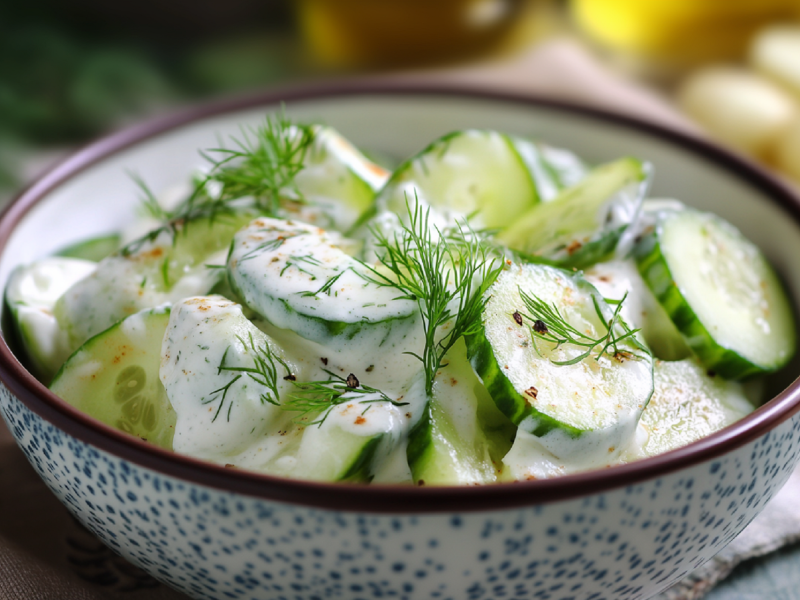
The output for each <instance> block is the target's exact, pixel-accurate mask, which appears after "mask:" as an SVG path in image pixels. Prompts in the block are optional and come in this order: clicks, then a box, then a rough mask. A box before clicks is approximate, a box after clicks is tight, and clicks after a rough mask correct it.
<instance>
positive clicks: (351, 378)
mask: <svg viewBox="0 0 800 600" xmlns="http://www.w3.org/2000/svg"><path fill="white" fill-rule="evenodd" d="M346 383H347V387H349V388H350V389H355V388H357V387H358V386H359V385H360V383H359V382H358V377H356V376H355V375H353V374H352V373H350V375H348V376H347V380H346Z"/></svg>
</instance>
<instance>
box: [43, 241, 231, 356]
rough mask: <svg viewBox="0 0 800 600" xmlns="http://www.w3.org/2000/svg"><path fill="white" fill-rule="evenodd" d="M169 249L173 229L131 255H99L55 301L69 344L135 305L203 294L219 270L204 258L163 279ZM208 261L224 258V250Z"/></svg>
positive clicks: (77, 342) (103, 327)
mask: <svg viewBox="0 0 800 600" xmlns="http://www.w3.org/2000/svg"><path fill="white" fill-rule="evenodd" d="M172 250H173V235H172V233H171V232H169V231H168V230H164V231H161V232H160V233H159V235H158V236H156V238H155V239H153V240H152V241H147V242H145V243H143V244H142V245H141V247H140V248H138V249H137V250H136V251H134V252H131V253H130V254H114V255H111V256H109V257H107V258H105V259H103V260H102V261H100V262H99V263H98V264H97V268H96V269H95V270H94V271H93V272H91V273H90V274H89V275H88V276H87V277H84V278H83V279H81V280H80V281H78V282H76V283H75V284H74V285H72V286H71V287H70V288H69V289H68V290H66V292H64V294H63V295H62V296H61V297H60V298H59V299H58V302H57V303H56V306H55V315H56V318H57V319H58V322H59V324H60V327H61V328H62V329H63V330H65V331H66V332H67V335H68V336H69V340H70V345H71V348H72V349H75V348H77V347H78V346H80V345H81V344H82V343H83V342H84V341H86V340H87V339H88V338H90V337H91V336H93V335H95V334H97V333H100V332H101V331H104V330H106V329H108V328H109V327H111V326H112V325H113V324H114V323H116V322H117V321H119V320H121V319H123V318H125V317H128V316H130V315H132V314H134V313H136V312H139V311H140V310H144V309H146V308H150V307H153V306H159V305H161V304H164V303H165V302H175V301H178V300H180V299H182V298H185V297H186V296H187V295H195V294H202V293H205V292H207V291H208V290H209V289H211V288H212V287H213V286H214V284H215V283H216V282H217V281H218V280H219V276H220V274H219V272H218V271H217V270H215V269H209V268H208V267H206V266H205V264H204V263H203V264H198V265H186V266H185V267H184V268H183V273H182V277H181V278H179V279H178V280H177V281H175V282H171V281H165V276H164V272H165V267H169V266H171V264H170V263H169V261H170V258H171V253H172ZM211 260H219V261H222V260H224V253H220V254H219V255H218V256H217V257H216V259H215V258H214V257H212V258H211ZM165 261H168V262H167V264H166V265H165ZM170 284H175V285H170Z"/></svg>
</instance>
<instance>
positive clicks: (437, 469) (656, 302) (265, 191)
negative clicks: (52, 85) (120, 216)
mask: <svg viewBox="0 0 800 600" xmlns="http://www.w3.org/2000/svg"><path fill="white" fill-rule="evenodd" d="M202 156H203V159H204V163H203V166H202V167H201V168H199V169H198V171H197V173H196V174H195V175H194V176H193V177H192V179H191V181H189V182H188V183H187V184H186V185H185V189H184V190H183V191H182V192H181V193H175V192H174V190H173V191H172V192H170V193H167V192H164V193H162V192H161V191H158V192H154V191H151V190H150V189H149V188H148V187H147V185H146V182H143V181H139V180H137V183H138V184H139V186H140V188H141V192H142V198H143V201H142V211H141V215H140V217H139V218H138V221H137V222H136V224H135V226H133V227H132V228H131V230H130V231H123V232H119V233H110V234H109V235H107V236H103V237H98V238H94V239H91V240H86V241H82V242H80V243H77V244H75V245H73V246H70V247H69V248H65V249H64V250H63V251H62V252H60V253H59V254H58V255H56V256H52V257H47V258H43V259H41V260H38V261H36V262H34V263H32V264H27V265H21V266H19V267H18V268H17V269H16V270H15V271H14V273H13V274H12V276H11V278H10V280H9V282H8V285H7V287H6V290H5V311H6V317H7V322H8V325H7V327H6V329H7V331H8V335H9V337H10V338H11V339H12V341H14V343H15V344H16V348H17V349H18V354H19V356H20V357H21V358H22V360H23V361H24V362H25V364H26V365H27V366H28V368H29V369H30V370H31V371H32V372H33V373H34V374H35V375H36V376H37V377H38V378H39V379H40V380H41V381H42V382H43V383H45V384H46V385H48V386H49V387H50V389H51V390H52V391H53V392H54V393H55V394H57V395H58V396H60V397H61V398H63V399H64V400H65V401H67V402H68V403H70V404H72V405H74V406H76V407H77V408H79V409H81V410H83V411H85V412H86V413H88V414H89V415H91V416H93V417H94V418H96V419H98V420H100V421H101V422H103V423H105V424H107V425H110V426H113V427H115V428H117V429H120V430H122V431H124V432H126V433H128V434H130V435H133V436H136V437H138V438H141V439H143V440H146V441H147V442H149V443H151V444H155V445H157V446H160V447H162V448H166V449H169V450H173V451H175V452H177V453H181V454H184V455H189V456H192V457H196V458H200V459H205V460H208V461H212V462H214V463H217V464H220V465H225V466H228V467H231V468H240V469H248V470H255V471H260V472H263V473H266V474H270V475H277V476H284V477H294V478H303V479H313V480H319V481H353V482H374V483H413V484H416V485H459V484H462V485H467V484H472V485H474V484H485V483H491V482H503V481H517V480H530V479H539V478H545V477H553V476H558V475H563V474H568V473H574V472H578V471H583V470H587V469H595V468H602V467H607V466H610V465H615V464H621V463H626V462H630V461H633V460H637V459H640V458H644V457H647V456H652V455H654V454H657V453H661V452H665V451H668V450H671V449H674V448H677V447H680V446H683V445H685V444H688V443H691V442H693V441H695V440H697V439H699V438H701V437H703V436H705V435H708V434H710V433H713V432H714V431H717V430H719V429H721V428H723V427H725V426H727V425H729V424H731V423H733V422H734V421H736V420H737V419H740V418H742V417H743V416H745V415H746V414H748V413H749V412H751V411H752V410H753V409H754V408H755V406H757V405H758V403H759V402H760V401H761V400H762V398H760V397H759V393H758V391H759V389H760V386H759V385H758V382H759V378H760V377H761V376H764V375H766V374H769V373H772V372H775V371H777V370H778V369H780V368H781V367H783V366H784V365H785V364H786V363H787V362H788V361H789V360H790V358H791V357H792V355H793V353H794V351H795V325H794V316H793V309H792V306H791V304H790V302H789V301H788V299H787V295H786V293H785V292H784V290H783V288H782V285H781V283H780V281H779V280H778V278H777V277H776V275H775V274H774V272H773V271H772V269H771V267H770V265H769V264H768V262H767V261H766V259H765V258H764V256H763V255H762V253H761V252H760V250H759V249H758V248H757V247H756V246H755V245H754V244H753V243H751V242H750V241H748V240H747V239H746V238H744V237H743V236H742V234H741V233H740V232H739V231H738V230H737V229H736V228H735V227H734V226H732V225H731V224H729V223H728V222H726V221H725V220H723V219H721V218H720V217H718V216H715V215H713V214H710V213H706V212H701V211H699V210H696V209H693V208H691V207H689V206H685V205H684V204H682V203H681V202H679V201H677V200H665V199H654V198H649V197H648V189H649V187H650V183H651V180H652V178H653V176H654V169H653V167H652V165H650V164H649V163H647V162H645V161H642V160H639V159H637V158H632V157H622V158H620V159H618V160H616V161H613V162H610V163H607V164H601V165H589V164H587V163H586V162H585V161H584V160H582V159H581V158H580V157H579V156H577V155H576V154H574V153H572V152H571V151H568V150H565V149H561V148H555V147H552V146H550V145H547V144H545V143H540V142H535V141H531V140H528V139H523V138H520V137H515V136H513V135H508V134H505V133H502V132H497V131H487V130H464V131H458V132H454V133H451V134H449V135H447V136H444V137H442V138H440V139H437V140H435V141H433V142H432V143H431V144H430V145H429V146H428V147H426V148H424V149H422V150H421V151H420V152H419V153H418V154H416V155H414V156H412V157H411V158H409V159H407V160H405V161H404V162H402V163H401V164H400V165H399V166H398V167H397V168H395V169H394V170H388V169H386V168H384V167H382V166H379V165H378V164H376V163H375V162H373V161H372V160H370V159H369V158H367V156H366V155H365V154H364V153H362V152H361V151H360V150H358V149H356V148H355V147H354V146H353V145H352V144H350V143H349V142H348V141H347V140H346V139H344V138H343V137H342V136H341V135H340V134H339V133H338V132H336V131H335V130H333V129H332V128H330V127H327V126H322V125H316V124H313V125H304V124H297V123H292V122H290V121H289V120H288V119H286V118H285V116H282V115H277V116H270V117H269V118H267V119H266V120H265V122H264V124H263V125H262V126H260V127H258V128H254V129H252V130H247V131H246V132H245V133H244V134H243V135H242V137H241V138H240V139H237V140H231V142H230V144H229V147H223V148H219V149H215V150H209V151H205V152H204V153H203V154H202Z"/></svg>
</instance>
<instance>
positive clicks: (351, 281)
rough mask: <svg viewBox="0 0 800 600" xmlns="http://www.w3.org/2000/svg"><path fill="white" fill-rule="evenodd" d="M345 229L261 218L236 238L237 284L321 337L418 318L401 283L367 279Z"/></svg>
mask: <svg viewBox="0 0 800 600" xmlns="http://www.w3.org/2000/svg"><path fill="white" fill-rule="evenodd" d="M338 241H339V237H338V236H337V235H336V234H330V233H327V232H325V231H323V230H322V229H319V228H316V227H312V226H310V225H306V224H304V223H294V222H291V221H281V220H278V219H269V218H261V219H256V220H255V221H253V222H252V223H250V225H248V226H247V227H245V228H244V229H242V230H241V231H240V232H239V233H237V234H236V236H235V237H234V239H233V243H232V245H231V251H230V254H229V256H228V278H229V280H230V283H231V286H232V287H233V289H234V292H236V294H238V296H239V297H240V298H242V300H243V301H244V302H245V303H246V304H247V306H249V307H250V308H251V309H252V310H254V311H255V312H256V313H258V314H259V315H261V316H262V317H264V318H265V319H267V320H268V321H269V322H271V323H273V324H275V325H276V326H280V327H283V328H287V329H291V330H292V331H295V332H296V333H298V334H299V335H301V336H303V337H304V338H306V339H309V340H314V341H317V342H321V343H322V342H327V341H331V340H332V339H333V338H336V339H339V340H352V339H354V338H355V337H356V336H365V337H366V338H370V340H371V343H373V345H374V346H376V347H378V346H380V345H382V344H383V342H385V341H386V340H387V338H388V336H389V335H390V334H392V333H393V332H397V331H398V330H403V331H405V330H408V331H410V329H411V328H412V327H413V326H414V325H415V323H416V315H417V306H416V303H415V302H413V301H411V300H406V299H398V298H397V296H398V292H397V290H396V289H394V288H390V287H382V286H379V285H376V284H374V283H370V282H368V281H366V280H365V279H364V278H363V277H362V276H361V275H360V274H359V273H361V272H362V269H363V268H364V267H363V266H362V265H361V263H359V262H358V261H356V260H355V259H353V258H351V257H350V256H348V255H347V254H345V253H344V252H343V251H342V250H341V249H339V248H338Z"/></svg>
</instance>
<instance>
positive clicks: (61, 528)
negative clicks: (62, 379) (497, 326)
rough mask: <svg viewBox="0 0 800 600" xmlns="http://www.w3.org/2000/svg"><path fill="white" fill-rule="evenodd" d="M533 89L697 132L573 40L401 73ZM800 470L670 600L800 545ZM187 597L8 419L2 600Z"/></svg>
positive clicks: (1, 503) (3, 455) (0, 485)
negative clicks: (41, 465)
mask: <svg viewBox="0 0 800 600" xmlns="http://www.w3.org/2000/svg"><path fill="white" fill-rule="evenodd" d="M395 77H399V78H410V79H414V80H417V81H419V80H420V79H422V80H425V79H428V80H430V81H438V82H443V83H446V82H453V83H461V84H467V85H472V86H478V87H490V88H493V89H497V90H510V91H514V92H534V93H537V94H540V95H548V96H552V97H557V98H565V99H569V100H572V101H575V102H586V103H592V104H593V105H595V106H599V107H602V108H606V109H609V110H614V111H618V112H625V113H627V114H629V115H635V116H638V117H641V118H646V119H650V120H651V121H655V122H658V123H660V124H662V125H665V126H668V127H673V128H676V129H680V130H682V131H684V132H687V133H691V134H697V131H698V130H697V129H696V127H694V126H693V125H692V124H691V123H689V122H688V121H686V120H685V119H684V118H683V117H681V115H679V114H678V113H677V112H676V111H675V110H674V109H673V108H672V107H671V106H670V105H669V103H668V102H667V101H666V100H665V99H663V98H660V97H659V96H658V95H657V94H655V93H654V92H651V91H648V90H644V89H642V88H639V87H636V86H635V85H632V84H630V83H629V82H626V81H625V80H624V79H622V78H620V77H617V76H616V75H614V74H613V73H611V72H609V71H607V70H605V69H604V68H603V67H602V66H601V65H600V64H599V63H598V62H597V61H595V60H594V59H593V58H592V57H591V55H589V54H588V53H587V52H586V51H585V50H583V49H582V48H581V47H580V46H579V45H577V44H576V43H573V42H571V41H569V40H557V41H552V42H548V43H546V44H544V45H542V46H540V47H538V48H536V49H535V50H534V51H532V52H530V53H529V54H526V55H523V56H521V57H520V58H518V59H517V60H514V61H511V62H504V63H500V64H491V63H489V64H483V65H477V66H473V67H470V68H464V69H455V70H448V71H428V72H423V73H414V74H406V75H399V76H395ZM798 497H800V473H798V474H795V475H794V476H793V478H792V479H791V481H790V482H789V484H788V485H787V486H786V487H785V488H784V489H783V490H782V491H781V492H780V494H779V495H778V497H777V498H775V500H773V502H772V503H771V504H770V505H769V506H767V508H766V510H765V511H764V513H763V514H762V515H761V516H760V517H759V518H758V519H756V520H755V521H754V522H753V523H752V524H751V525H750V526H749V527H748V528H747V530H745V532H744V533H743V534H742V535H741V536H740V537H739V538H737V540H735V541H734V542H733V543H732V544H731V545H730V546H729V547H728V548H727V549H726V550H725V551H724V552H723V553H722V554H721V555H720V556H719V557H718V558H717V559H715V560H712V561H711V562H709V563H708V564H707V565H705V566H704V567H702V568H701V569H700V570H699V571H698V572H697V573H695V574H694V575H692V576H691V577H689V578H687V580H686V581H685V582H682V583H681V584H678V585H677V586H675V587H673V588H672V589H671V590H669V591H668V592H667V593H666V594H664V595H663V596H662V597H661V600H694V599H696V598H700V597H701V596H702V595H703V594H704V593H706V592H707V591H708V590H709V589H710V587H711V586H712V585H713V584H714V583H716V582H717V581H718V580H719V579H721V578H722V577H724V576H725V575H727V574H728V573H729V572H730V570H731V569H732V568H733V566H735V565H736V564H737V563H738V562H740V561H741V560H742V559H744V558H749V557H752V556H758V555H761V554H764V553H766V552H770V551H772V550H774V549H776V548H778V547H780V546H782V545H783V544H786V543H788V542H790V541H794V540H797V539H800V511H798V510H797V509H796V500H795V499H796V498H798ZM118 598H119V599H126V600H137V599H141V600H179V599H185V598H186V596H184V595H183V594H179V593H177V592H175V591H172V590H170V589H168V588H166V587H165V586H162V585H160V584H158V583H157V582H156V581H155V580H153V579H152V578H150V577H149V576H148V575H147V574H145V573H144V572H143V571H140V570H139V569H137V568H135V567H132V566H131V565H129V564H128V563H126V562H125V561H124V560H122V559H121V558H119V557H117V556H116V555H114V554H113V553H112V552H111V551H110V550H108V549H107V548H105V547H104V546H103V545H102V544H101V543H100V542H99V541H98V540H97V539H96V538H95V537H94V536H93V535H91V534H90V533H89V532H88V531H87V530H85V529H84V528H83V527H82V526H81V525H80V524H78V523H77V522H76V521H75V520H74V519H72V518H71V517H70V516H69V514H68V513H67V511H66V509H65V508H64V507H63V506H61V504H60V503H59V502H58V501H57V500H56V499H55V497H54V496H53V495H52V494H50V492H49V491H48V490H47V488H46V487H45V485H44V484H43V483H42V482H41V480H39V478H38V477H37V476H36V474H35V473H34V471H33V469H32V468H31V467H30V465H29V464H28V463H27V461H26V460H25V458H24V456H23V454H22V452H21V451H20V450H19V449H17V447H16V446H15V445H14V443H13V440H12V439H11V436H10V434H9V432H8V431H7V430H6V429H5V427H4V426H3V425H2V422H1V421H0V600H51V599H52V600H107V599H118Z"/></svg>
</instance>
